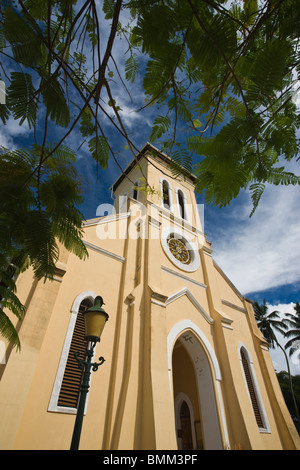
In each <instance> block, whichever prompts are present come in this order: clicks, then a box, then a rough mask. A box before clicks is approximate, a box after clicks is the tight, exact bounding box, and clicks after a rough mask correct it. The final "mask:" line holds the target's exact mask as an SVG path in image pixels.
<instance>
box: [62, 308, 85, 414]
mask: <svg viewBox="0 0 300 470" xmlns="http://www.w3.org/2000/svg"><path fill="white" fill-rule="evenodd" d="M91 306H92V302H91V301H90V300H89V299H84V300H83V301H82V302H81V304H80V307H79V312H78V315H77V318H76V322H75V326H74V331H73V336H72V340H71V344H70V349H69V354H68V359H67V363H66V367H65V372H64V376H63V380H62V383H61V388H60V392H59V396H58V401H57V405H58V406H67V407H70V408H77V404H78V399H79V391H80V385H81V381H82V374H83V370H82V369H79V367H78V362H77V361H76V359H75V356H74V353H76V352H77V351H78V352H79V353H80V357H81V358H82V359H85V356H86V350H87V341H86V340H85V338H84V336H85V327H84V315H83V313H84V312H85V311H86V309H87V308H89V307H91Z"/></svg>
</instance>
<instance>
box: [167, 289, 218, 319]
mask: <svg viewBox="0 0 300 470" xmlns="http://www.w3.org/2000/svg"><path fill="white" fill-rule="evenodd" d="M183 295H186V296H187V298H188V299H189V300H190V301H191V302H192V304H193V305H194V307H196V309H197V310H198V311H199V312H200V313H201V315H202V316H203V317H204V318H205V320H206V321H207V322H208V323H209V324H210V325H212V324H213V323H214V319H213V318H211V317H210V316H209V315H208V313H207V312H206V311H205V310H204V308H203V307H202V306H201V305H200V304H199V302H198V300H197V299H196V298H195V297H194V296H193V294H192V293H191V292H190V291H189V289H188V288H187V287H183V288H182V289H180V290H179V291H177V292H175V293H174V294H172V295H170V296H169V297H168V298H167V300H166V304H167V305H168V304H170V303H172V302H174V300H177V299H179V298H180V297H182V296H183Z"/></svg>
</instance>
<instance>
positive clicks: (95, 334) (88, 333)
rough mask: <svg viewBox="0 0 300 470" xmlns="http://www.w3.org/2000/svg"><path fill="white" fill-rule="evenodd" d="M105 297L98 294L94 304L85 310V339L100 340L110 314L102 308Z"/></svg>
mask: <svg viewBox="0 0 300 470" xmlns="http://www.w3.org/2000/svg"><path fill="white" fill-rule="evenodd" d="M103 303H104V302H103V299H102V297H100V296H97V297H96V298H95V301H94V305H93V306H92V307H90V308H88V309H87V310H86V311H85V312H84V320H85V339H86V340H87V341H92V342H97V341H100V338H101V335H102V331H103V329H104V326H105V323H106V322H107V320H108V318H109V316H108V314H107V313H106V312H105V311H104V309H103V308H102V305H103Z"/></svg>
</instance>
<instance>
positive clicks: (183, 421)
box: [180, 401, 194, 450]
mask: <svg viewBox="0 0 300 470" xmlns="http://www.w3.org/2000/svg"><path fill="white" fill-rule="evenodd" d="M180 425H181V439H182V450H190V449H193V448H194V447H193V437H192V423H191V413H190V410H189V407H188V404H187V402H186V401H183V402H182V405H181V407H180Z"/></svg>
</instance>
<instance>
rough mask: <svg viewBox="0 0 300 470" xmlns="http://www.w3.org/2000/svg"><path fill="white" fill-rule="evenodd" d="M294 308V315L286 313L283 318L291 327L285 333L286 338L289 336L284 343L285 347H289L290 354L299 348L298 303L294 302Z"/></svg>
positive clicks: (299, 319)
mask: <svg viewBox="0 0 300 470" xmlns="http://www.w3.org/2000/svg"><path fill="white" fill-rule="evenodd" d="M294 310H295V312H296V315H294V314H292V313H286V314H285V315H286V317H287V318H285V319H284V321H285V323H286V324H287V325H288V326H290V327H291V328H292V329H291V330H289V331H287V332H286V333H285V336H286V337H287V338H291V339H290V340H289V341H288V342H287V343H286V345H285V349H288V348H290V351H289V355H290V356H292V355H293V354H294V352H296V351H297V350H298V349H300V303H296V305H295V306H294Z"/></svg>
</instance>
